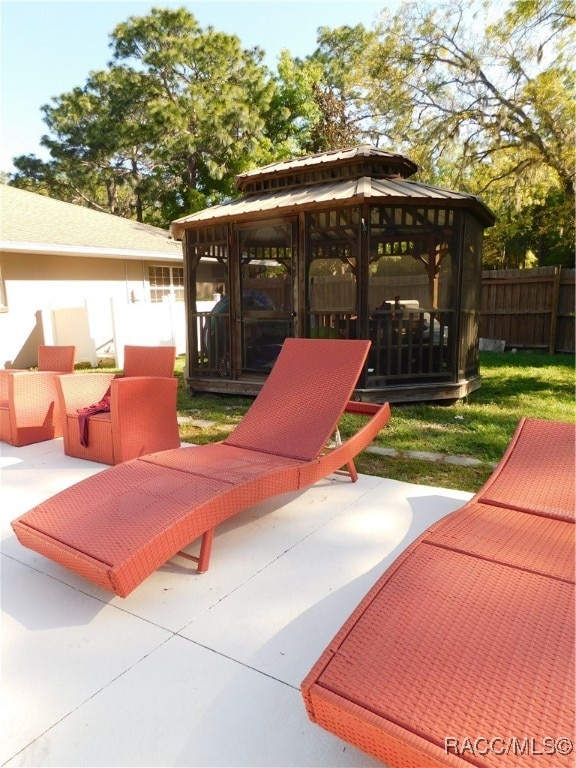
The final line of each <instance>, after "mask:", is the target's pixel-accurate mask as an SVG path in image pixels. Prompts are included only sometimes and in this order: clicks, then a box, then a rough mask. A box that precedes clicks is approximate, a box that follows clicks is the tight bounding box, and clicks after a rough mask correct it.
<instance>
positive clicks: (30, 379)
mask: <svg viewBox="0 0 576 768" xmlns="http://www.w3.org/2000/svg"><path fill="white" fill-rule="evenodd" d="M75 354H76V347H74V346H65V347H62V346H60V347H50V346H41V347H38V370H37V371H28V370H26V371H24V370H15V369H12V370H1V371H0V440H2V441H3V442H5V443H10V445H15V446H18V447H21V446H23V445H30V444H31V443H40V442H42V441H43V440H52V439H53V438H55V437H59V436H60V435H61V434H62V431H61V426H60V415H59V409H58V397H57V393H56V377H57V374H58V373H70V372H71V371H73V370H74V356H75Z"/></svg>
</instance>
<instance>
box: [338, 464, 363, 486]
mask: <svg viewBox="0 0 576 768" xmlns="http://www.w3.org/2000/svg"><path fill="white" fill-rule="evenodd" d="M334 474H335V475H348V476H349V477H350V480H352V482H353V483H355V482H356V481H357V480H358V472H357V471H356V465H355V464H354V462H353V461H349V462H347V464H346V470H344V469H337V470H336V472H335V473H334Z"/></svg>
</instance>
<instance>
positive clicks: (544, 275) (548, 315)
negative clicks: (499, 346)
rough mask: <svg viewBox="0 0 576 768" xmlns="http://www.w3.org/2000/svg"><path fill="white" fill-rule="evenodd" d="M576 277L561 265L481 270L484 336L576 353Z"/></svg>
mask: <svg viewBox="0 0 576 768" xmlns="http://www.w3.org/2000/svg"><path fill="white" fill-rule="evenodd" d="M575 276H576V270H574V269H562V268H561V267H539V268H538V269H500V270H496V271H493V272H491V271H485V272H482V295H481V301H480V337H481V338H485V339H500V340H504V341H505V342H506V348H508V349H510V348H516V349H543V350H546V351H548V352H550V353H554V352H568V353H570V352H574V344H575V335H574V324H575V317H574V286H575Z"/></svg>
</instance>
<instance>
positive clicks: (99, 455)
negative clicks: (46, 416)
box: [57, 346, 180, 464]
mask: <svg viewBox="0 0 576 768" xmlns="http://www.w3.org/2000/svg"><path fill="white" fill-rule="evenodd" d="M175 359H176V349H175V347H137V346H126V347H125V348H124V374H123V375H122V376H116V375H115V374H112V373H110V374H106V373H83V374H79V373H75V374H74V375H73V376H60V377H58V381H57V387H58V395H59V402H60V410H61V413H62V433H63V436H64V452H65V453H66V455H67V456H75V457H76V458H79V459H88V460H89V461H99V462H102V463H103V464H120V463H121V462H123V461H128V460H129V459H134V458H136V457H137V456H142V455H144V454H146V453H153V452H154V451H163V450H166V449H168V448H176V447H178V446H179V445H180V438H179V434H178V421H177V413H176V390H177V386H178V383H177V381H176V379H175V377H174V363H175ZM105 398H106V405H104V403H102V405H103V409H102V410H100V411H98V408H97V407H92V406H96V405H97V404H98V403H101V402H102V401H103V400H104V399H105ZM104 407H106V410H104ZM85 409H89V410H92V411H93V413H92V415H90V417H89V419H88V422H87V424H86V422H85V421H84V422H82V421H81V419H80V417H79V413H78V411H79V410H85ZM82 423H84V424H85V426H86V437H87V441H86V440H83V439H82ZM83 443H86V444H83Z"/></svg>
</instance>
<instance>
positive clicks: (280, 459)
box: [12, 339, 390, 597]
mask: <svg viewBox="0 0 576 768" xmlns="http://www.w3.org/2000/svg"><path fill="white" fill-rule="evenodd" d="M369 346H370V342H369V341H346V340H320V339H287V340H286V341H285V342H284V345H283V348H282V351H281V353H280V355H279V357H278V359H277V361H276V363H275V364H274V367H273V369H272V372H271V373H270V375H269V377H268V379H267V380H266V382H265V384H264V386H263V388H262V390H261V391H260V393H259V395H258V397H257V398H256V400H255V401H254V403H253V404H252V406H251V408H250V409H249V411H248V413H247V414H246V416H245V417H244V419H243V421H242V422H241V423H240V424H239V425H238V427H237V428H236V429H235V430H234V431H233V432H232V433H231V434H230V436H229V437H228V438H226V440H224V441H223V442H220V443H213V444H210V445H204V446H199V447H185V448H178V449H175V450H169V451H162V452H159V453H155V454H152V455H148V456H143V457H141V458H138V459H135V460H133V461H129V462H126V463H124V464H120V465H118V466H116V467H113V468H111V469H107V470H105V471H104V472H101V473H100V474H98V475H96V476H94V477H91V478H88V479H86V480H83V481H82V482H80V483H78V484H77V485H75V486H72V487H71V488H68V489H67V490H65V491H63V492H61V493H59V494H57V495H56V496H54V497H52V498H51V499H49V500H48V501H46V502H44V503H43V504H40V505H39V506H37V507H35V508H34V509H32V510H31V511H30V512H27V513H26V514H25V515H23V516H22V517H20V518H19V519H17V520H15V521H14V522H13V523H12V526H13V528H14V531H15V532H16V535H17V537H18V539H19V540H20V542H21V543H22V544H23V545H24V546H26V547H30V548H31V549H34V550H36V551H37V552H40V553H41V554H43V555H45V556H46V557H49V558H51V559H52V560H55V561H56V562H58V563H60V564H61V565H63V566H65V567H67V568H69V569H71V570H73V571H75V572H76V573H79V574H80V575H82V576H84V577H85V578H87V579H89V580H91V581H93V582H94V583H96V584H98V585H99V586H101V587H103V588H104V589H108V590H111V591H112V592H115V593H116V594H118V595H120V596H121V597H125V596H126V595H128V594H129V593H130V592H131V591H132V590H133V589H134V588H135V587H137V586H138V585H139V584H140V583H141V582H142V581H143V580H144V579H146V578H147V576H149V575H150V574H151V573H152V572H153V571H154V570H156V569H157V568H158V567H159V566H161V565H162V564H163V563H165V562H166V561H167V560H169V559H170V558H172V557H173V556H174V555H175V554H177V553H181V550H182V548H183V547H185V546H187V545H188V544H189V543H191V542H193V541H194V540H196V539H197V538H199V537H202V543H201V549H200V555H199V557H192V556H190V555H187V556H188V557H192V559H193V560H196V561H197V562H198V571H200V572H203V571H205V570H207V568H208V565H209V559H210V550H211V545H212V538H213V534H214V528H215V527H216V526H217V525H218V524H219V523H221V522H222V521H223V520H226V519H227V518H229V517H231V516H232V515H234V514H236V513H237V512H239V511H241V510H243V509H245V508H246V507H249V506H251V505H252V504H255V503H257V502H259V501H261V500H263V499H266V498H269V497H270V496H275V495H277V494H280V493H286V492H288V491H294V490H299V489H301V488H306V487H307V486H309V485H311V484H312V483H314V482H316V481H317V480H319V479H321V478H323V477H326V476H327V475H329V474H330V473H332V472H334V471H337V470H339V469H340V468H341V467H343V466H345V465H346V466H347V468H348V471H349V474H350V475H351V477H352V480H353V481H355V480H356V479H357V474H356V470H355V467H354V461H353V459H354V456H356V455H357V454H358V453H359V452H360V451H361V450H362V449H363V448H364V447H365V446H366V445H367V444H368V443H370V442H371V440H372V439H373V438H374V436H375V435H376V434H377V433H378V432H379V431H380V429H381V428H382V427H383V426H384V425H385V424H386V422H387V421H388V419H389V418H390V408H389V406H388V404H384V405H372V404H369V403H356V402H350V399H349V398H350V397H351V394H352V392H353V390H354V387H355V385H356V382H357V380H358V377H359V375H360V373H361V371H362V368H363V365H364V362H365V360H366V356H367V354H368V349H369ZM344 411H347V412H351V413H357V414H363V415H366V416H370V417H371V418H370V419H369V421H368V422H367V423H366V424H364V425H363V426H362V427H361V428H360V429H359V430H358V432H357V433H356V434H355V435H354V436H353V437H351V438H350V439H349V440H347V441H346V442H344V443H343V444H341V445H338V446H337V447H335V448H334V449H333V450H325V446H326V443H327V441H328V439H329V438H330V436H331V435H332V434H333V433H334V431H335V430H336V429H337V426H338V423H339V420H340V417H341V415H342V413H343V412H344Z"/></svg>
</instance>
